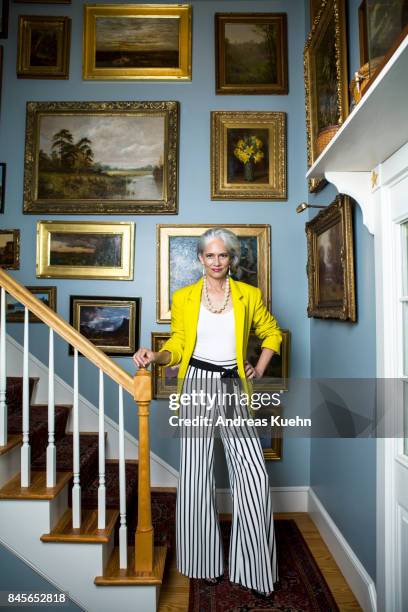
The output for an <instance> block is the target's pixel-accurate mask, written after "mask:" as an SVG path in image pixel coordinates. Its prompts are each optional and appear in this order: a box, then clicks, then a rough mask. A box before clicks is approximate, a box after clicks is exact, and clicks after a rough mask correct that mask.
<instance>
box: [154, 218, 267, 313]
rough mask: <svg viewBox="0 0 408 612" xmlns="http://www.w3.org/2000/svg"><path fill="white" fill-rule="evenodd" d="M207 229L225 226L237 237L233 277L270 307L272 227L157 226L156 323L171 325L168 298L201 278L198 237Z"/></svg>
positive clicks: (169, 300)
mask: <svg viewBox="0 0 408 612" xmlns="http://www.w3.org/2000/svg"><path fill="white" fill-rule="evenodd" d="M210 227H226V228H227V229H229V230H231V231H232V232H234V234H236V236H237V237H238V239H239V242H240V246H241V258H240V262H239V266H238V270H237V271H236V273H235V274H234V275H233V276H232V277H233V278H234V279H235V280H240V281H243V282H244V283H248V284H250V285H254V286H255V287H259V288H260V289H261V291H262V296H263V299H264V302H265V304H266V306H267V307H268V308H270V304H271V284H270V260H271V234H270V232H271V228H270V226H269V225H261V224H259V225H255V224H254V225H239V224H235V225H220V224H218V225H217V224H215V225H211V226H210V225H201V224H197V225H163V224H159V225H157V261H158V270H157V296H158V299H157V319H156V320H157V322H158V323H169V322H170V318H171V316H170V307H171V298H172V295H173V293H174V291H176V289H180V288H181V287H184V286H186V285H190V284H192V283H196V282H197V281H198V280H199V279H200V278H201V275H202V265H201V264H200V262H199V260H198V259H197V254H196V249H197V241H198V238H199V237H200V236H201V234H203V233H204V232H205V231H206V230H208V229H210Z"/></svg>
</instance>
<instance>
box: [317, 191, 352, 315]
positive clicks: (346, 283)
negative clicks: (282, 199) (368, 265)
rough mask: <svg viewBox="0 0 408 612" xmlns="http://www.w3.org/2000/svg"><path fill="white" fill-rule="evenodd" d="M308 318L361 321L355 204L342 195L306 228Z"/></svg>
mask: <svg viewBox="0 0 408 612" xmlns="http://www.w3.org/2000/svg"><path fill="white" fill-rule="evenodd" d="M305 230H306V236H307V276H308V285H309V303H308V307H307V316H308V317H317V318H325V319H339V320H340V321H352V322H355V321H356V320H357V314H356V295H355V280H354V248H353V242H354V240H353V219H352V202H351V200H350V198H349V196H346V195H338V196H337V197H336V199H335V200H334V202H333V203H332V204H330V206H327V207H326V208H324V209H323V210H321V211H320V212H319V213H318V214H317V215H316V217H314V218H313V219H312V220H311V221H308V222H307V223H306V226H305Z"/></svg>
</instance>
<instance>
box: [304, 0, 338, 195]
mask: <svg viewBox="0 0 408 612" xmlns="http://www.w3.org/2000/svg"><path fill="white" fill-rule="evenodd" d="M304 76H305V90H306V132H307V159H308V166H309V167H310V166H312V165H313V164H314V162H315V161H316V159H317V158H318V157H319V155H320V154H321V153H322V151H323V150H324V149H325V148H326V146H327V145H328V144H329V142H330V141H331V139H332V138H333V136H334V135H335V134H336V132H337V130H338V129H339V127H340V126H341V125H342V123H343V122H344V121H345V119H346V118H347V115H348V109H349V106H348V79H347V38H346V17H345V0H322V2H321V4H320V8H319V11H318V13H317V16H316V18H315V20H314V22H313V27H312V30H311V32H310V34H309V36H308V38H307V40H306V44H305V49H304ZM326 184H327V181H326V180H325V179H321V178H320V179H311V180H310V181H309V191H311V192H313V191H319V190H320V189H322V188H323V187H324V186H325V185H326Z"/></svg>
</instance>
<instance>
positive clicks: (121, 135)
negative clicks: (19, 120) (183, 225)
mask: <svg viewBox="0 0 408 612" xmlns="http://www.w3.org/2000/svg"><path fill="white" fill-rule="evenodd" d="M26 126H27V127H26V147H25V170H24V212H25V213H39V212H41V213H47V214H51V213H54V214H55V213H57V214H84V213H89V214H95V215H97V214H144V215H146V214H176V213H177V167H178V166H177V163H178V159H177V156H178V102H28V104H27V121H26Z"/></svg>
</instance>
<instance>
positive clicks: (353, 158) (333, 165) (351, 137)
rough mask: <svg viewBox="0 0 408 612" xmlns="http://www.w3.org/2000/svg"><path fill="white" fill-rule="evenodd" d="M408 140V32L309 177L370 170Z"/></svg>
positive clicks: (309, 172)
mask: <svg viewBox="0 0 408 612" xmlns="http://www.w3.org/2000/svg"><path fill="white" fill-rule="evenodd" d="M407 141H408V36H407V37H405V39H404V40H403V42H402V43H401V45H400V46H399V47H398V49H397V50H396V51H395V53H394V54H393V55H392V57H391V58H390V59H389V61H388V62H387V64H386V65H385V66H384V68H383V69H382V71H381V73H380V74H379V75H378V77H377V78H376V80H375V81H374V82H373V84H372V85H371V87H370V88H369V89H368V90H367V93H366V94H365V95H364V96H363V98H362V99H361V100H360V102H359V103H358V104H357V105H356V106H355V108H354V109H353V111H352V112H351V113H350V115H349V116H348V117H347V119H346V121H345V122H344V124H343V125H342V126H341V128H340V129H339V131H338V132H337V134H336V135H335V137H334V138H333V140H331V142H330V143H329V145H328V146H327V147H326V149H325V150H324V151H323V152H322V153H321V155H320V156H319V157H318V158H317V159H316V161H315V163H314V164H313V165H312V166H311V167H310V168H309V171H308V172H307V174H306V177H307V178H320V177H323V176H325V175H326V173H328V172H330V173H332V172H369V171H371V170H372V169H373V168H375V167H376V166H377V165H378V164H380V163H381V162H383V161H385V160H386V159H388V157H390V155H392V154H393V153H395V151H397V150H398V149H399V148H400V147H402V145H404V144H405V143H406V142H407Z"/></svg>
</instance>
